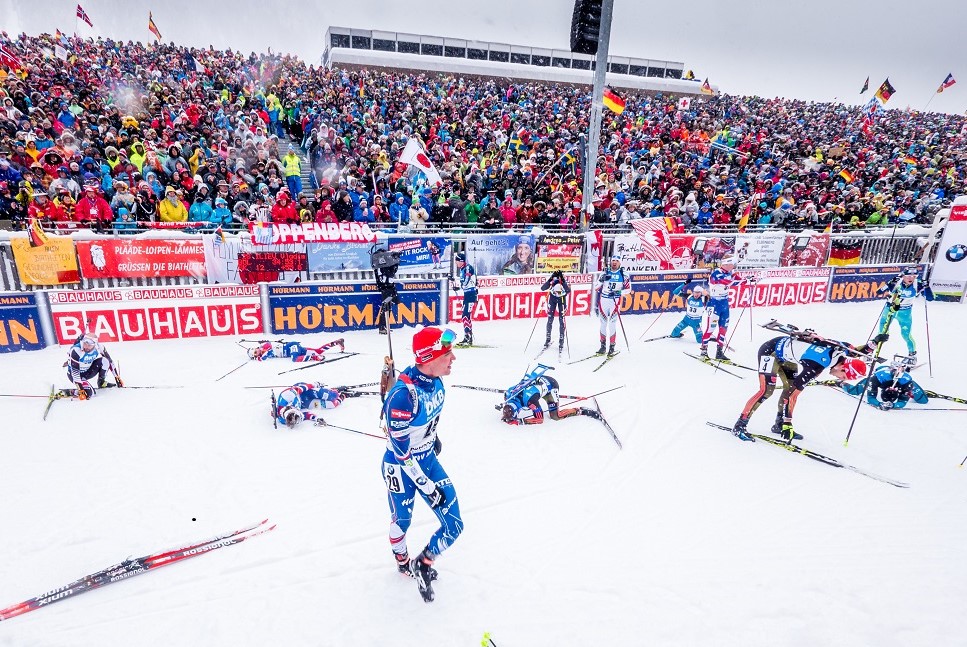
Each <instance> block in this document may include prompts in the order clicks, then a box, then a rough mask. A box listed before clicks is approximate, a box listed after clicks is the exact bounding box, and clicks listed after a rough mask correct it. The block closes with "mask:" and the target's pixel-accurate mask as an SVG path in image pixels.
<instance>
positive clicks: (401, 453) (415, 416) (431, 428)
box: [383, 327, 463, 602]
mask: <svg viewBox="0 0 967 647" xmlns="http://www.w3.org/2000/svg"><path fill="white" fill-rule="evenodd" d="M455 339H456V334H455V333H454V332H453V331H452V330H441V329H440V328H435V327H427V328H424V329H422V330H420V331H419V332H417V333H416V334H415V335H414V336H413V355H414V356H415V358H416V363H415V365H414V366H411V367H409V368H406V369H404V370H403V371H402V372H401V373H400V374H399V379H397V380H396V383H395V384H394V385H393V386H392V388H391V389H390V390H389V392H388V393H387V394H386V400H385V402H384V403H383V415H384V417H385V419H386V424H387V436H388V441H387V445H386V452H385V453H384V454H383V480H384V481H385V482H386V490H387V495H388V499H389V507H390V528H389V541H390V546H391V547H392V549H393V555H394V556H395V558H396V565H397V568H398V569H399V571H400V573H403V574H405V575H409V576H411V577H413V578H414V579H415V580H416V581H417V584H418V585H419V587H420V594H421V595H422V597H423V599H424V601H426V602H432V601H433V596H434V593H433V587H432V585H431V584H432V581H433V580H435V579H436V571H435V570H434V569H433V562H434V560H435V559H436V558H437V557H439V556H440V554H441V553H442V552H443V551H445V550H446V549H447V548H448V547H449V546H450V545H452V544H453V542H454V541H456V539H457V537H459V536H460V533H461V532H463V519H462V518H461V517H460V506H459V504H458V502H457V492H456V489H455V488H454V487H453V483H452V482H451V481H450V477H449V476H447V472H446V470H445V469H443V465H441V464H440V461H439V460H438V458H437V457H438V455H439V454H440V451H441V449H442V444H441V442H440V439H439V438H437V432H436V428H437V423H438V422H439V419H440V418H439V417H440V412H441V411H442V409H443V401H444V399H445V397H446V391H445V389H444V387H443V381H442V380H441V379H440V378H442V377H445V376H447V375H449V374H450V370H451V368H452V366H453V362H454V359H455V358H454V355H453V343H454V341H455ZM417 491H419V494H420V496H421V497H422V498H423V500H424V501H425V502H426V504H427V505H428V506H430V509H432V510H433V512H434V514H436V516H437V519H438V520H439V521H440V527H439V528H438V529H437V530H436V532H434V533H433V535H432V536H431V537H430V540H429V542H428V543H427V545H426V547H425V548H424V549H423V550H422V551H421V552H420V554H419V555H417V556H416V557H415V558H414V559H413V560H410V558H409V553H408V552H407V546H406V532H407V530H409V527H410V523H411V522H412V521H413V505H414V502H415V500H416V493H417Z"/></svg>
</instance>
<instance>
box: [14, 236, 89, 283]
mask: <svg viewBox="0 0 967 647" xmlns="http://www.w3.org/2000/svg"><path fill="white" fill-rule="evenodd" d="M10 246H11V247H12V248H13V258H14V260H15V261H16V262H17V274H19V275H20V281H21V282H22V283H23V284H24V285H65V284H67V283H80V275H79V273H78V271H77V256H76V255H75V254H74V241H73V240H71V239H70V238H69V237H67V236H47V242H46V244H44V245H40V246H39V247H33V246H31V244H30V240H28V239H27V238H11V239H10Z"/></svg>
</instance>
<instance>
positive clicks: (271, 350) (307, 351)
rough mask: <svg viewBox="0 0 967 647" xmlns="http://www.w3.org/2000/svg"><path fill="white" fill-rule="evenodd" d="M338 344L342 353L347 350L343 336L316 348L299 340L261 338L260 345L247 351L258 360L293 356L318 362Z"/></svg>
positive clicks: (294, 358)
mask: <svg viewBox="0 0 967 647" xmlns="http://www.w3.org/2000/svg"><path fill="white" fill-rule="evenodd" d="M336 346H338V347H339V352H340V353H344V352H346V346H345V343H344V342H343V340H342V338H341V337H340V338H339V339H336V340H335V341H331V342H329V343H328V344H323V345H322V346H318V347H316V348H307V347H305V346H303V345H302V344H300V343H299V342H297V341H281V340H279V341H268V340H261V341H259V345H258V346H254V347H252V348H249V349H248V350H247V351H246V352H247V353H248V358H249V359H254V360H255V361H257V362H264V361H265V360H267V359H274V358H285V357H289V358H291V359H292V361H293V362H318V361H320V360H321V359H323V353H325V352H326V351H327V350H329V349H330V348H334V347H336Z"/></svg>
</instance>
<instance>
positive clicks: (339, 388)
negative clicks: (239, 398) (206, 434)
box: [129, 382, 379, 391]
mask: <svg viewBox="0 0 967 647" xmlns="http://www.w3.org/2000/svg"><path fill="white" fill-rule="evenodd" d="M290 386H292V385H291V384H264V385H262V386H243V387H242V388H243V389H287V388H289V387H290ZM367 386H379V382H366V383H364V384H347V385H346V386H337V387H333V388H335V389H336V390H337V391H345V390H350V389H361V388H363V387H367ZM129 388H131V387H129Z"/></svg>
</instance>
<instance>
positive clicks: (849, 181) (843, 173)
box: [839, 168, 853, 184]
mask: <svg viewBox="0 0 967 647" xmlns="http://www.w3.org/2000/svg"><path fill="white" fill-rule="evenodd" d="M839 176H840V177H841V178H843V179H844V180H846V183H847V184H852V183H853V174H852V173H850V172H849V170H848V169H845V168H844V169H843V170H842V171H840V172H839Z"/></svg>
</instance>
